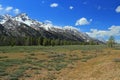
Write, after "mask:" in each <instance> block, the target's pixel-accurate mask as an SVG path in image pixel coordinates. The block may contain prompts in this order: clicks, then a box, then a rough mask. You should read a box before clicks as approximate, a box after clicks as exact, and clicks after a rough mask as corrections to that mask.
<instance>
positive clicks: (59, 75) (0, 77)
mask: <svg viewBox="0 0 120 80" xmlns="http://www.w3.org/2000/svg"><path fill="white" fill-rule="evenodd" d="M0 80H120V49H109V48H107V47H106V46H104V45H86V46H80V45H74V46H72V45H71V46H55V47H50V46H49V47H42V46H15V47H9V46H4V47H0Z"/></svg>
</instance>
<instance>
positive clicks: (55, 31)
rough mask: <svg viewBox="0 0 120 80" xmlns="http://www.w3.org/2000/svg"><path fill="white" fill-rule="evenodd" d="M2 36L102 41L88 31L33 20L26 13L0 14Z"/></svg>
mask: <svg viewBox="0 0 120 80" xmlns="http://www.w3.org/2000/svg"><path fill="white" fill-rule="evenodd" d="M0 36H8V37H15V38H19V37H26V36H31V37H40V36H42V37H44V38H49V39H60V40H70V41H80V42H89V41H94V42H98V43H102V41H99V40H97V39H93V38H91V37H90V36H88V35H87V34H86V33H82V32H80V31H79V30H77V29H75V28H72V27H69V26H66V27H63V28H62V27H56V26H54V25H52V24H51V23H49V22H48V23H44V22H39V21H37V20H33V19H31V18H30V17H28V15H27V14H26V13H21V14H19V15H17V16H14V17H13V16H11V15H8V14H6V15H1V16H0Z"/></svg>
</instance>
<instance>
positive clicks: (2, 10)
mask: <svg viewBox="0 0 120 80" xmlns="http://www.w3.org/2000/svg"><path fill="white" fill-rule="evenodd" d="M9 13H12V14H19V13H20V10H19V9H16V8H14V7H12V6H6V7H5V6H3V5H1V4H0V15H2V14H9Z"/></svg>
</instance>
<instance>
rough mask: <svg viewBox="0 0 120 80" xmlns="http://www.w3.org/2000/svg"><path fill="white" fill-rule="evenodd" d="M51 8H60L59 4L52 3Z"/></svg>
mask: <svg viewBox="0 0 120 80" xmlns="http://www.w3.org/2000/svg"><path fill="white" fill-rule="evenodd" d="M50 7H52V8H54V7H58V4H57V3H52V4H51V5H50Z"/></svg>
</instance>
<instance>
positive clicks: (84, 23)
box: [75, 17, 92, 26]
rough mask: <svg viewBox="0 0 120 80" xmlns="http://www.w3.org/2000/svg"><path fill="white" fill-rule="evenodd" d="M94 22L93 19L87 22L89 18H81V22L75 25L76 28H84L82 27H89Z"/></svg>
mask: <svg viewBox="0 0 120 80" xmlns="http://www.w3.org/2000/svg"><path fill="white" fill-rule="evenodd" d="M91 22H92V19H90V20H87V18H84V17H82V18H80V19H79V20H77V21H76V23H75V25H76V26H82V25H88V24H90V23H91Z"/></svg>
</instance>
